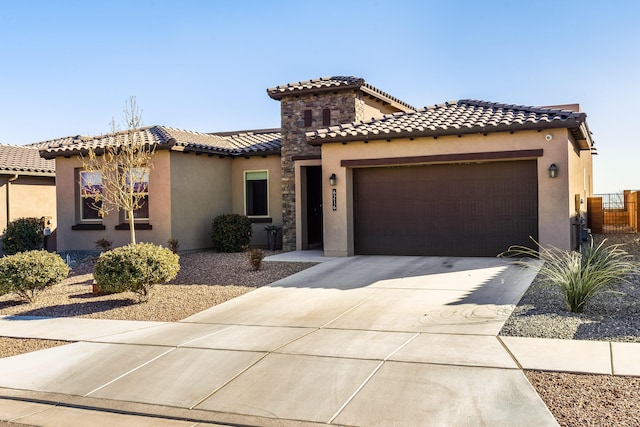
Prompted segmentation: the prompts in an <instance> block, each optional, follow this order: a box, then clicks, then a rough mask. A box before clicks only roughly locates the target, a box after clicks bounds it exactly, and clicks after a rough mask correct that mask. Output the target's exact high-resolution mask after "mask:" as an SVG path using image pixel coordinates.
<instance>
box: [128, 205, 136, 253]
mask: <svg viewBox="0 0 640 427" xmlns="http://www.w3.org/2000/svg"><path fill="white" fill-rule="evenodd" d="M129 232H130V233H131V243H132V244H134V245H135V244H136V229H135V218H134V217H133V211H130V212H129Z"/></svg>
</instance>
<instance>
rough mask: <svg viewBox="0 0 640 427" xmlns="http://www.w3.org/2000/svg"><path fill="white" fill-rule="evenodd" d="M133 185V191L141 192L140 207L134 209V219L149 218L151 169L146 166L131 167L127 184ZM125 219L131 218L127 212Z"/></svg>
mask: <svg viewBox="0 0 640 427" xmlns="http://www.w3.org/2000/svg"><path fill="white" fill-rule="evenodd" d="M129 185H133V191H134V192H136V193H137V194H140V198H139V202H138V204H139V205H140V207H139V208H138V209H136V210H135V211H133V219H135V220H148V219H149V171H148V170H147V169H144V168H136V169H131V171H129V174H128V176H127V186H129ZM125 220H126V221H128V220H129V215H128V214H127V213H126V212H125Z"/></svg>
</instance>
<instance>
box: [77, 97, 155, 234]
mask: <svg viewBox="0 0 640 427" xmlns="http://www.w3.org/2000/svg"><path fill="white" fill-rule="evenodd" d="M124 117H125V121H126V126H127V128H126V130H124V131H119V130H118V129H117V128H116V124H115V120H113V119H112V120H111V133H110V134H109V135H107V136H106V141H105V143H104V144H101V146H100V147H96V148H91V149H89V150H88V153H87V155H86V156H82V167H83V168H84V170H85V171H88V172H94V173H90V174H88V176H89V177H90V178H89V179H88V180H87V182H83V183H82V188H83V191H86V192H87V193H88V194H89V197H90V198H91V199H92V201H93V202H92V204H91V207H92V208H93V209H95V210H97V211H98V214H99V216H100V217H105V216H107V215H108V214H109V212H111V211H113V210H115V211H116V212H120V211H124V212H125V215H126V219H127V220H128V222H129V229H130V232H131V243H136V232H135V212H136V211H137V210H138V209H140V208H142V207H143V206H144V205H145V203H148V194H149V193H148V192H149V173H150V172H151V169H153V164H152V163H151V160H152V157H153V154H154V149H155V147H154V146H153V145H151V144H149V143H147V142H145V141H144V140H142V134H141V133H140V127H141V126H142V119H141V111H140V110H139V109H138V104H137V103H136V98H135V97H133V96H132V97H130V98H129V99H128V101H127V102H126V104H125V107H124Z"/></svg>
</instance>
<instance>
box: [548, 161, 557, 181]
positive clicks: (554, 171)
mask: <svg viewBox="0 0 640 427" xmlns="http://www.w3.org/2000/svg"><path fill="white" fill-rule="evenodd" d="M557 176H558V166H556V164H555V163H551V166H549V178H555V177H557Z"/></svg>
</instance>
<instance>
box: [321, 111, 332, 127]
mask: <svg viewBox="0 0 640 427" xmlns="http://www.w3.org/2000/svg"><path fill="white" fill-rule="evenodd" d="M322 126H331V110H330V109H328V108H324V109H323V110H322Z"/></svg>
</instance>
